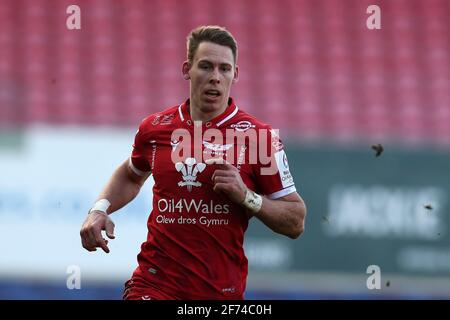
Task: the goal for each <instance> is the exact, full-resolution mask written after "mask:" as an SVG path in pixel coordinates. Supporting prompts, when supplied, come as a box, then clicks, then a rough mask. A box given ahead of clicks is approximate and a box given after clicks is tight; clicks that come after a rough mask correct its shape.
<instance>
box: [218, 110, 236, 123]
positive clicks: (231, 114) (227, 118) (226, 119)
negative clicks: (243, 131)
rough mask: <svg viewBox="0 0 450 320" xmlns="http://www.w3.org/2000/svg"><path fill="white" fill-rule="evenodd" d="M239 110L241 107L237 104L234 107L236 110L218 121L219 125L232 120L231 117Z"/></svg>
mask: <svg viewBox="0 0 450 320" xmlns="http://www.w3.org/2000/svg"><path fill="white" fill-rule="evenodd" d="M238 111H239V108H238V107H237V106H236V109H234V111H233V112H232V113H230V114H229V115H228V116H227V117H226V118H225V119H223V120H222V121H220V122H218V123H217V126H220V125H222V124H224V123H225V122H227V121H228V120H230V119H231V118H233V117H234V116H235V115H236V113H237V112H238Z"/></svg>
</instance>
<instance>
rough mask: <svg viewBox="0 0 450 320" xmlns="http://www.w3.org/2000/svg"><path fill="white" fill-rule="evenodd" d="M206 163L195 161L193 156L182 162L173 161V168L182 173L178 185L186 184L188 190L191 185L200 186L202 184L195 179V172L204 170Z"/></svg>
mask: <svg viewBox="0 0 450 320" xmlns="http://www.w3.org/2000/svg"><path fill="white" fill-rule="evenodd" d="M205 167H206V164H204V163H201V162H200V163H197V160H195V158H186V160H184V163H183V162H177V163H175V169H176V170H177V171H178V172H180V173H181V174H182V178H183V180H182V181H180V182H178V186H180V187H184V186H187V189H188V191H189V192H191V191H192V187H200V186H201V185H202V184H201V182H199V181H196V180H197V174H198V173H200V172H202V171H203V170H205Z"/></svg>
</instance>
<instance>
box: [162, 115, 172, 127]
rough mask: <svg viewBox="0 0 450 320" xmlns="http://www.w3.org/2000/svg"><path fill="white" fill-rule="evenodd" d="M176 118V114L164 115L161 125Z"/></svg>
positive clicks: (167, 123)
mask: <svg viewBox="0 0 450 320" xmlns="http://www.w3.org/2000/svg"><path fill="white" fill-rule="evenodd" d="M174 118H175V115H174V114H169V115H164V116H163V118H162V119H161V125H162V126H167V125H169V124H171V123H172V120H173V119H174Z"/></svg>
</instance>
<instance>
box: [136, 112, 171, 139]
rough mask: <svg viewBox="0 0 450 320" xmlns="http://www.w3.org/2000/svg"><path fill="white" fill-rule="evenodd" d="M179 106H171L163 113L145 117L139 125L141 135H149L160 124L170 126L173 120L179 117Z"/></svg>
mask: <svg viewBox="0 0 450 320" xmlns="http://www.w3.org/2000/svg"><path fill="white" fill-rule="evenodd" d="M178 108H179V106H172V107H169V108H167V109H165V110H163V111H160V112H156V113H152V114H150V115H148V116H147V117H145V118H144V119H143V120H142V121H141V124H140V125H139V132H140V133H141V134H149V133H151V132H152V131H154V130H155V129H157V127H158V126H159V125H161V124H163V125H164V124H170V123H172V122H173V121H174V120H175V118H177V117H179V112H178Z"/></svg>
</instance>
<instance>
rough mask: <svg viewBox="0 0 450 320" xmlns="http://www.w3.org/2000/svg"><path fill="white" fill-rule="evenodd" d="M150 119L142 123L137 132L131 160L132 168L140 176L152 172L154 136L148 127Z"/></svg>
mask: <svg viewBox="0 0 450 320" xmlns="http://www.w3.org/2000/svg"><path fill="white" fill-rule="evenodd" d="M148 119H149V118H146V119H144V120H143V121H142V123H141V124H140V126H139V129H138V130H137V132H136V135H135V137H134V143H133V150H132V152H131V156H130V160H129V164H130V168H131V169H132V170H133V172H134V173H136V174H137V175H140V176H143V175H145V174H148V173H150V172H151V171H152V165H151V159H152V143H151V141H152V135H151V132H150V130H149V127H148Z"/></svg>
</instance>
